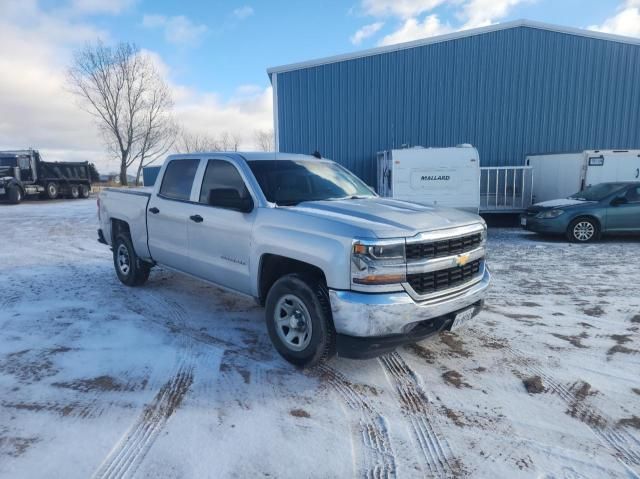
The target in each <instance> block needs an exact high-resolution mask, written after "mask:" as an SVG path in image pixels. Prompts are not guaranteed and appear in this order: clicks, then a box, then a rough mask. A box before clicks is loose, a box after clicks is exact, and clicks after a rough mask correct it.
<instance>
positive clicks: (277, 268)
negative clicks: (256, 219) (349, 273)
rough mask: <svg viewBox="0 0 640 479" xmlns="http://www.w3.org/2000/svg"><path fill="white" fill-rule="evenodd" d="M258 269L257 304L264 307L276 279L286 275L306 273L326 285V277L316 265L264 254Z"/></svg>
mask: <svg viewBox="0 0 640 479" xmlns="http://www.w3.org/2000/svg"><path fill="white" fill-rule="evenodd" d="M259 264H260V265H259V268H258V303H259V304H260V305H261V306H264V304H265V302H266V299H267V294H268V293H269V290H270V289H271V287H272V286H273V285H274V283H275V282H276V281H278V279H280V278H282V277H283V276H285V275H287V274H292V273H307V274H311V275H314V276H316V277H318V278H319V279H320V280H321V281H323V282H324V284H325V285H326V284H327V277H326V275H325V273H324V271H323V270H322V268H320V267H319V266H317V265H314V264H311V263H307V262H305V261H300V260H298V259H295V258H290V257H287V256H282V255H278V254H272V253H265V254H263V255H262V256H261V257H260V263H259Z"/></svg>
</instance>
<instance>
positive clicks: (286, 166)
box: [248, 160, 375, 206]
mask: <svg viewBox="0 0 640 479" xmlns="http://www.w3.org/2000/svg"><path fill="white" fill-rule="evenodd" d="M248 163H249V168H251V171H252V172H253V174H254V176H255V177H256V179H257V180H258V184H259V185H260V188H262V192H263V193H264V195H265V197H266V198H267V200H268V201H270V202H272V203H276V204H278V205H281V206H290V205H296V204H298V203H301V202H303V201H319V200H337V199H347V198H361V197H371V196H375V194H374V193H373V192H372V191H371V190H370V189H369V187H368V186H367V185H365V184H364V183H363V182H362V180H360V179H359V178H358V177H357V176H355V175H354V174H353V173H351V172H349V171H348V170H346V169H344V168H342V167H341V166H339V165H337V164H336V163H333V162H331V161H322V160H315V161H314V160H300V161H298V160H296V161H293V160H259V161H249V162H248Z"/></svg>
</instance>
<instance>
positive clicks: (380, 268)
mask: <svg viewBox="0 0 640 479" xmlns="http://www.w3.org/2000/svg"><path fill="white" fill-rule="evenodd" d="M98 215H99V218H100V230H99V231H98V235H99V241H101V242H103V243H105V244H108V245H110V246H111V249H112V251H113V262H114V266H115V270H116V273H117V275H118V278H120V281H122V282H123V283H124V284H126V285H128V286H139V285H141V284H143V283H144V282H145V281H146V280H147V279H148V277H149V271H150V270H151V268H152V267H153V266H154V265H158V266H161V267H163V268H168V269H170V270H175V271H178V272H180V273H185V274H188V275H191V276H194V277H196V278H200V279H202V280H205V281H208V282H211V283H214V284H216V285H218V286H221V287H223V288H226V289H229V290H233V291H235V292H238V293H241V294H244V295H248V296H251V297H253V298H255V300H256V301H258V303H259V304H261V305H264V306H265V310H266V325H267V330H268V332H269V336H270V338H271V340H272V342H273V344H274V346H275V348H276V349H277V350H278V352H279V353H280V354H281V355H282V356H283V357H284V358H285V359H286V360H288V361H290V362H291V363H293V364H296V365H298V366H310V365H313V364H316V363H318V362H320V361H323V360H326V359H328V358H330V357H331V356H333V355H334V354H335V353H336V352H337V353H338V354H339V355H341V356H345V357H352V358H368V357H375V356H377V355H380V354H384V353H386V352H389V351H392V350H394V349H395V348H396V347H397V346H399V345H401V344H405V343H411V342H416V341H420V340H422V339H424V338H426V337H427V336H429V335H432V334H434V333H437V332H438V331H441V330H448V329H452V328H457V327H459V326H460V325H461V324H462V323H463V322H465V321H467V320H469V319H470V318H472V317H473V316H475V315H476V314H477V313H478V312H479V310H480V309H481V307H482V304H483V299H484V296H485V292H486V289H487V287H488V285H489V281H490V275H489V270H488V268H487V266H486V264H485V242H486V225H485V223H484V221H483V220H482V219H481V218H480V217H479V216H477V215H473V214H470V213H464V212H461V211H457V210H452V209H438V208H434V207H428V206H422V205H418V204H414V203H407V202H403V201H397V200H393V199H387V198H380V197H378V196H377V195H376V194H375V193H374V192H373V191H372V190H371V189H370V188H369V187H368V186H367V185H365V184H364V183H363V182H362V181H361V180H360V179H359V178H357V177H356V176H355V175H353V174H352V173H350V172H349V171H347V170H346V169H344V168H342V167H341V166H339V165H338V164H336V163H334V162H332V161H329V160H325V159H318V158H315V157H311V156H303V155H290V154H281V153H206V154H205V153H199V154H195V155H194V154H191V155H174V156H170V157H169V158H167V160H166V161H165V163H164V165H163V167H162V169H161V171H160V173H159V176H158V179H157V180H156V183H155V187H154V188H153V190H148V191H147V190H144V189H115V188H107V189H105V190H103V191H102V193H101V194H100V197H99V198H98Z"/></svg>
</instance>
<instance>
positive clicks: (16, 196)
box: [7, 186, 22, 205]
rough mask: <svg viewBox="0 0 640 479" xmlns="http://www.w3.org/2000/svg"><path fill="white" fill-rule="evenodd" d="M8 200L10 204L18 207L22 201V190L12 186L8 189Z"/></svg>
mask: <svg viewBox="0 0 640 479" xmlns="http://www.w3.org/2000/svg"><path fill="white" fill-rule="evenodd" d="M7 198H8V199H9V203H11V204H12V205H17V204H18V203H20V202H21V201H22V190H21V189H20V187H19V186H10V187H9V188H8V189H7Z"/></svg>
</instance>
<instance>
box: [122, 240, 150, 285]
mask: <svg viewBox="0 0 640 479" xmlns="http://www.w3.org/2000/svg"><path fill="white" fill-rule="evenodd" d="M113 266H114V267H115V269H116V274H117V275H118V279H119V280H120V281H121V282H122V283H123V284H126V285H127V286H140V285H142V284H144V283H145V282H146V281H147V279H149V273H150V272H151V265H149V264H148V263H145V262H144V261H142V260H141V259H140V258H138V255H136V252H135V250H134V249H133V244H132V243H131V239H130V238H129V236H127V235H124V234H120V235H118V236H117V237H116V240H115V241H114V242H113Z"/></svg>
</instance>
